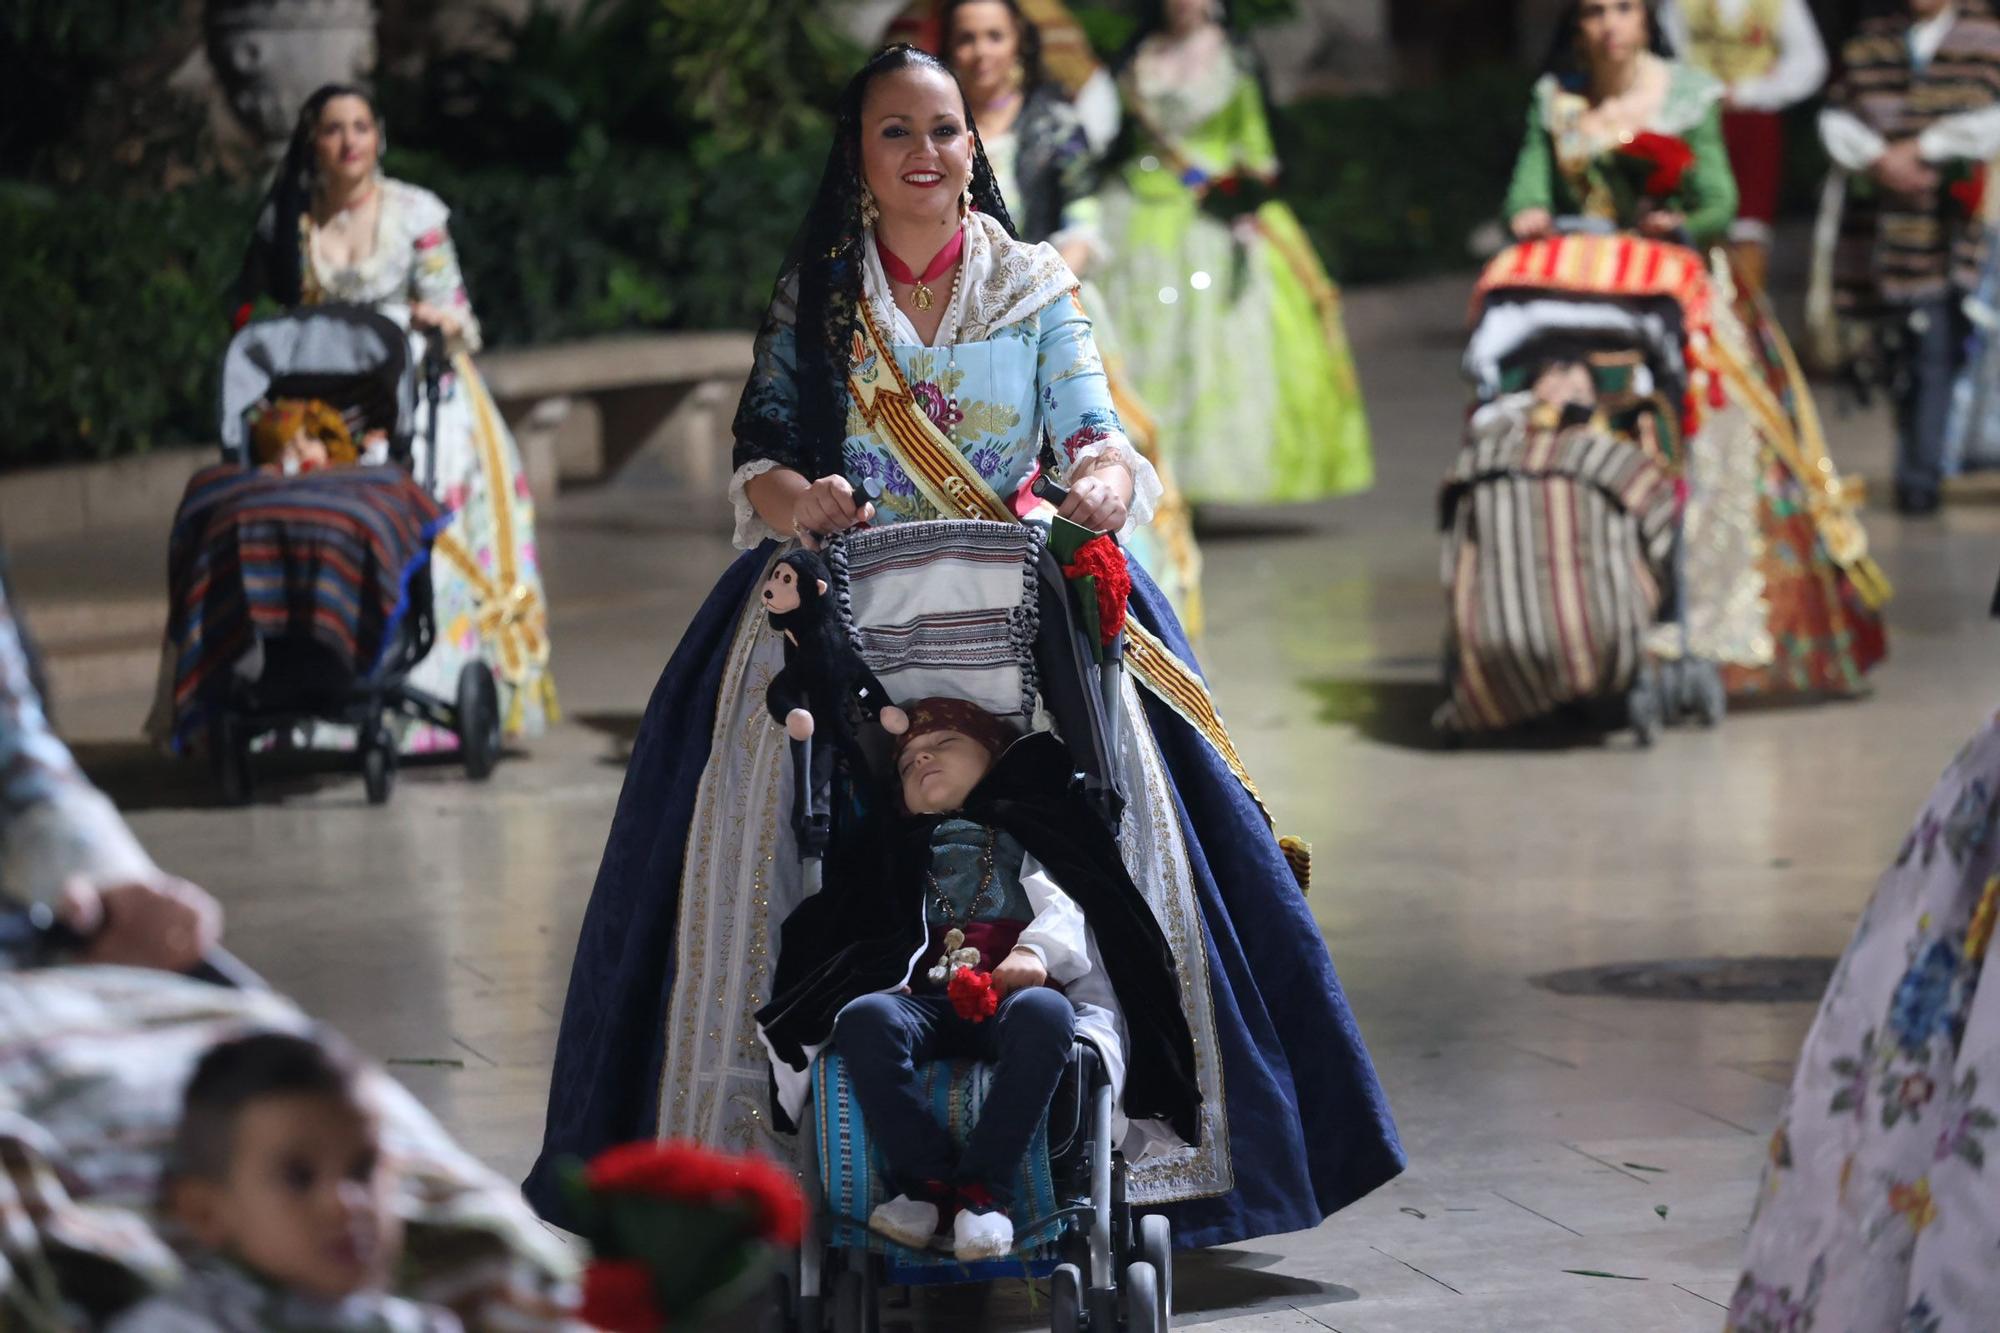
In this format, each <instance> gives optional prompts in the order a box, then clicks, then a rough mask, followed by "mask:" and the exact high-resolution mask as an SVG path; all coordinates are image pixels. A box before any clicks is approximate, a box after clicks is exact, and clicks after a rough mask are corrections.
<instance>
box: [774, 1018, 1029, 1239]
mask: <svg viewBox="0 0 2000 1333" xmlns="http://www.w3.org/2000/svg"><path fill="white" fill-rule="evenodd" d="M992 1077H993V1071H992V1068H991V1067H990V1066H988V1065H982V1064H979V1063H977V1062H976V1061H972V1060H937V1061H933V1062H931V1063H930V1064H927V1065H924V1066H922V1067H921V1068H919V1069H918V1070H917V1079H918V1081H919V1083H920V1084H921V1085H922V1087H923V1090H924V1096H925V1098H926V1099H927V1100H928V1101H929V1102H930V1104H931V1107H932V1109H933V1110H934V1111H935V1113H936V1115H937V1118H938V1121H939V1123H941V1124H943V1125H944V1126H945V1127H946V1128H947V1129H949V1130H950V1131H951V1138H952V1142H953V1143H954V1144H955V1145H956V1146H957V1147H959V1148H961V1149H962V1148H963V1147H964V1146H965V1140H966V1136H967V1135H968V1134H969V1133H970V1132H971V1130H972V1126H973V1125H975V1124H977V1123H978V1121H979V1111H980V1108H981V1107H982V1106H984V1105H985V1104H986V1089H987V1086H988V1085H989V1084H990V1083H991V1081H992ZM812 1096H813V1108H812V1112H813V1140H814V1143H815V1145H816V1147H817V1158H818V1161H819V1168H820V1183H821V1184H822V1185H823V1186H824V1188H825V1190H826V1207H827V1213H828V1215H829V1216H830V1217H831V1218H832V1219H833V1225H832V1228H831V1233H830V1234H829V1235H828V1236H827V1240H828V1241H829V1242H830V1243H831V1244H833V1245H836V1246H842V1247H850V1246H851V1247H856V1248H865V1249H869V1250H873V1251H875V1252H876V1253H878V1254H885V1255H888V1256H889V1257H890V1258H891V1259H893V1260H895V1261H896V1262H897V1263H898V1264H899V1265H901V1266H908V1267H918V1268H944V1269H955V1270H963V1271H962V1272H961V1273H960V1275H961V1276H981V1277H1001V1276H1006V1275H1008V1274H1013V1275H1016V1276H1018V1275H1020V1273H1021V1271H1022V1264H1023V1261H1024V1259H1025V1260H1028V1261H1033V1260H1035V1259H1037V1258H1040V1257H1042V1256H1041V1255H1040V1254H1039V1253H1037V1252H1038V1251H1040V1250H1042V1249H1044V1248H1046V1247H1047V1246H1048V1245H1049V1244H1050V1243H1051V1242H1053V1241H1054V1240H1055V1239H1056V1237H1057V1236H1059V1235H1060V1234H1061V1232H1062V1228H1063V1219H1062V1218H1061V1217H1059V1216H1057V1215H1056V1211H1057V1200H1056V1187H1055V1179H1054V1176H1053V1174H1052V1173H1051V1171H1050V1168H1049V1119H1048V1115H1047V1113H1046V1112H1044V1113H1043V1116H1042V1120H1041V1123H1040V1124H1038V1125H1036V1126H1035V1136H1034V1137H1033V1138H1032V1139H1030V1140H1029V1141H1028V1151H1027V1152H1026V1153H1025V1154H1023V1155H1022V1158H1021V1169H1020V1171H1019V1172H1018V1173H1017V1174H1016V1175H1015V1177H1014V1199H1015V1204H1014V1207H1013V1209H1012V1212H1013V1215H1014V1216H1015V1217H1016V1218H1017V1219H1031V1220H1023V1221H1020V1222H1018V1223H1017V1225H1016V1227H1015V1230H1014V1238H1015V1248H1016V1253H1015V1255H1014V1256H1013V1257H1010V1258H1007V1259H1002V1260H996V1261H994V1262H992V1263H983V1264H970V1265H967V1264H961V1263H959V1261H958V1260H957V1259H955V1258H953V1257H952V1256H951V1255H949V1254H936V1253H930V1252H927V1251H918V1250H912V1249H908V1248H906V1247H904V1246H901V1245H897V1244H895V1243H894V1242H893V1241H888V1240H884V1239H883V1238H882V1237H880V1236H877V1235H875V1234H874V1233H873V1232H871V1231H869V1230H868V1215H869V1214H870V1213H872V1212H874V1211H875V1206H876V1205H877V1204H879V1203H883V1202H885V1201H887V1199H888V1198H889V1194H888V1191H887V1190H886V1189H885V1188H884V1186H883V1183H882V1179H883V1177H882V1173H883V1171H884V1169H885V1167H884V1163H883V1160H882V1156H881V1154H880V1153H878V1152H877V1151H876V1150H875V1143H874V1139H873V1137H872V1136H871V1135H870V1134H869V1132H868V1126H867V1125H866V1124H865V1123H864V1122H863V1121H862V1118H861V1105H860V1103H859V1102H857V1101H856V1100H855V1098H854V1091H853V1088H852V1087H851V1086H850V1084H849V1083H848V1079H847V1066H846V1064H845V1063H844V1062H843V1061H842V1060H841V1058H840V1055H839V1053H838V1052H836V1051H834V1050H832V1049H831V1048H829V1049H828V1050H826V1051H824V1052H823V1053H822V1054H821V1055H820V1057H819V1060H818V1061H817V1062H816V1063H815V1064H814V1065H813V1092H812Z"/></svg>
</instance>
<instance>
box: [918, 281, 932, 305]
mask: <svg viewBox="0 0 2000 1333" xmlns="http://www.w3.org/2000/svg"><path fill="white" fill-rule="evenodd" d="M915 296H916V301H917V309H919V310H929V309H930V308H931V289H930V288H928V287H926V286H924V285H923V284H922V283H921V282H920V283H918V284H917V290H916V292H915Z"/></svg>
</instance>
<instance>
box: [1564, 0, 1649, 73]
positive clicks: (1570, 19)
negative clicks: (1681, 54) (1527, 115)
mask: <svg viewBox="0 0 2000 1333" xmlns="http://www.w3.org/2000/svg"><path fill="white" fill-rule="evenodd" d="M1640 3H1641V4H1642V5H1643V6H1644V7H1645V10H1646V38H1647V40H1646V49H1647V50H1649V51H1651V52H1652V53H1653V54H1654V55H1656V56H1660V57H1661V58H1663V59H1671V58H1672V57H1673V54H1674V47H1673V43H1672V42H1669V41H1668V40H1667V31H1666V29H1665V28H1663V27H1661V26H1660V6H1659V4H1658V0H1640ZM1582 24H1583V0H1570V2H1569V4H1567V5H1565V6H1564V7H1563V12H1562V17H1561V18H1559V19H1557V20H1556V30H1555V36H1554V37H1553V38H1552V39H1551V40H1550V42H1549V53H1548V55H1547V56H1546V57H1544V58H1543V60H1542V73H1544V74H1553V75H1555V76H1556V78H1557V79H1558V80H1560V81H1561V82H1562V83H1564V84H1574V83H1576V82H1578V81H1579V80H1581V79H1583V78H1585V77H1586V76H1587V75H1588V74H1589V72H1590V71H1588V70H1587V69H1585V68H1584V66H1583V53H1582V51H1581V50H1580V49H1579V47H1580V46H1581V42H1580V40H1579V36H1580V34H1579V29H1580V28H1581V26H1582Z"/></svg>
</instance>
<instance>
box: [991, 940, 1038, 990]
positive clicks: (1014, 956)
mask: <svg viewBox="0 0 2000 1333" xmlns="http://www.w3.org/2000/svg"><path fill="white" fill-rule="evenodd" d="M1048 984H1049V970H1048V969H1047V968H1046V967H1043V966H1042V960H1041V958H1040V957H1038V956H1037V955H1036V954H1035V953H1034V952H1033V951H1032V950H1029V949H1016V950H1014V952H1012V953H1010V954H1008V955H1007V956H1006V957H1005V958H1003V959H1001V960H1000V966H998V967H996V968H994V969H993V992H994V994H996V995H998V996H999V997H1000V998H1001V999H1003V1000H1004V999H1006V998H1007V997H1008V996H1009V995H1012V994H1013V993H1014V992H1015V991H1017V990H1033V989H1034V988H1035V987H1037V986H1046V985H1048Z"/></svg>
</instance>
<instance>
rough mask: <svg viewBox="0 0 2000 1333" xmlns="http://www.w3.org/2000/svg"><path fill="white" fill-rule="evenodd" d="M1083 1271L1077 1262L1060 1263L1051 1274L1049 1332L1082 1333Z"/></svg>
mask: <svg viewBox="0 0 2000 1333" xmlns="http://www.w3.org/2000/svg"><path fill="white" fill-rule="evenodd" d="M1082 1328H1083V1272H1082V1270H1080V1269H1079V1268H1078V1267H1077V1266H1076V1265H1075V1264H1059V1265H1057V1267H1056V1271H1055V1272H1053V1273H1051V1274H1049V1333H1081V1330H1082Z"/></svg>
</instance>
